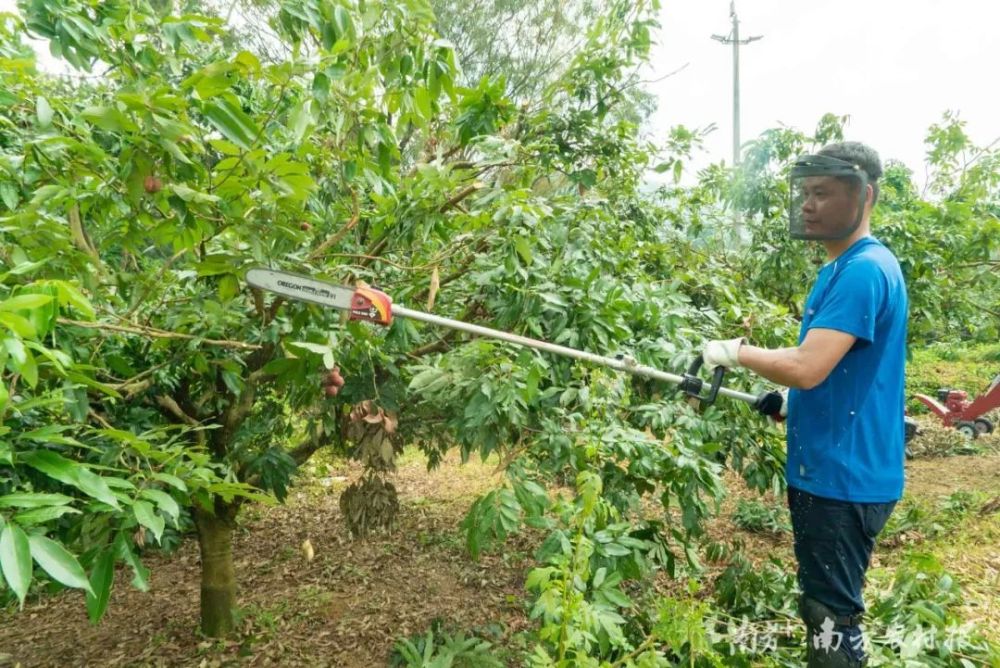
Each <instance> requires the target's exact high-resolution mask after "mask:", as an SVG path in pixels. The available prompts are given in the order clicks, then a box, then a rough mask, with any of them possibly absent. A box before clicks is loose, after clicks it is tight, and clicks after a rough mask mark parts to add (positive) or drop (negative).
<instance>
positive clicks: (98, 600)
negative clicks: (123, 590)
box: [87, 548, 115, 624]
mask: <svg viewBox="0 0 1000 668" xmlns="http://www.w3.org/2000/svg"><path fill="white" fill-rule="evenodd" d="M114 581H115V550H114V548H109V549H106V550H104V551H103V552H101V554H100V555H99V556H98V557H97V560H96V561H95V562H94V569H93V570H92V571H91V572H90V588H91V592H92V593H88V594H87V616H88V617H90V621H91V623H93V624H96V623H97V622H98V621H100V619H101V617H103V616H104V611H105V610H107V609H108V601H109V600H110V599H111V585H112V584H114Z"/></svg>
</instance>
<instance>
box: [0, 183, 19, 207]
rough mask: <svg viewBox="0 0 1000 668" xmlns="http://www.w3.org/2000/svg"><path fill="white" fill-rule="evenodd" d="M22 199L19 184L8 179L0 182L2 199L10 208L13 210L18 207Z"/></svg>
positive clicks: (0, 198) (0, 196)
mask: <svg viewBox="0 0 1000 668" xmlns="http://www.w3.org/2000/svg"><path fill="white" fill-rule="evenodd" d="M20 199H21V196H20V194H19V193H18V191H17V186H15V185H14V184H13V183H10V182H7V181H4V182H3V183H0V200H2V201H3V203H4V204H6V205H7V208H8V209H10V210H11V211H13V210H14V209H16V208H17V203H18V201H20Z"/></svg>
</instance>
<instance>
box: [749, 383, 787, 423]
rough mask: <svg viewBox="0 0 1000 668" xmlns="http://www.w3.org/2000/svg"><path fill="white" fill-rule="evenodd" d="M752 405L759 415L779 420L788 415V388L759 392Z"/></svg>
mask: <svg viewBox="0 0 1000 668" xmlns="http://www.w3.org/2000/svg"><path fill="white" fill-rule="evenodd" d="M753 407H754V410H756V411H757V412H758V413H760V414H761V415H763V416H765V417H769V418H771V419H772V420H774V421H775V422H781V421H783V420H784V419H785V418H786V417H788V390H781V391H778V390H772V391H770V392H761V393H760V394H759V395H757V401H755V402H754V404H753Z"/></svg>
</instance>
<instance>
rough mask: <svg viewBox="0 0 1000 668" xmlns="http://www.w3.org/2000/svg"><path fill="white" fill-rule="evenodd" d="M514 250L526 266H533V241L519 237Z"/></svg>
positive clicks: (515, 241)
mask: <svg viewBox="0 0 1000 668" xmlns="http://www.w3.org/2000/svg"><path fill="white" fill-rule="evenodd" d="M514 248H515V249H516V250H517V254H518V255H520V256H521V259H522V260H524V263H525V264H531V241H530V240H528V238H527V237H517V238H516V239H515V240H514Z"/></svg>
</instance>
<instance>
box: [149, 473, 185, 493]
mask: <svg viewBox="0 0 1000 668" xmlns="http://www.w3.org/2000/svg"><path fill="white" fill-rule="evenodd" d="M153 478H154V479H156V480H159V481H160V482H164V483H166V484H168V485H170V486H171V487H173V488H175V489H179V490H180V491H182V492H186V491H187V485H185V484H184V481H183V480H181V479H180V478H178V477H177V476H175V475H170V474H169V473H154V474H153Z"/></svg>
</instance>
